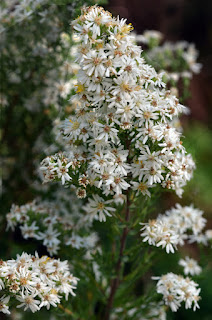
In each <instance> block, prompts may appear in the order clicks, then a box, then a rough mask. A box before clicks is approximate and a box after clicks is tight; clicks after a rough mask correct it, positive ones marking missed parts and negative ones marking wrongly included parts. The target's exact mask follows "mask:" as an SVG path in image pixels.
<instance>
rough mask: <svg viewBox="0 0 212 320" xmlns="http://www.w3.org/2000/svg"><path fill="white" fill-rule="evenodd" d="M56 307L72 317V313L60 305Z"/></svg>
mask: <svg viewBox="0 0 212 320" xmlns="http://www.w3.org/2000/svg"><path fill="white" fill-rule="evenodd" d="M58 307H59V308H60V309H61V310H63V311H64V312H65V313H67V314H69V315H70V316H73V313H72V311H71V310H69V309H67V308H65V307H64V306H63V305H62V304H59V305H58Z"/></svg>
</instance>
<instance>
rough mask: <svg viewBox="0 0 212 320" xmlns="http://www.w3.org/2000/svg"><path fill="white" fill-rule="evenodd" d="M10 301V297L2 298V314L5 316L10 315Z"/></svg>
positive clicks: (0, 302)
mask: <svg viewBox="0 0 212 320" xmlns="http://www.w3.org/2000/svg"><path fill="white" fill-rule="evenodd" d="M9 300H10V296H5V295H3V296H2V297H1V298H0V312H3V313H4V314H10V311H9V306H8V305H7V304H8V302H9Z"/></svg>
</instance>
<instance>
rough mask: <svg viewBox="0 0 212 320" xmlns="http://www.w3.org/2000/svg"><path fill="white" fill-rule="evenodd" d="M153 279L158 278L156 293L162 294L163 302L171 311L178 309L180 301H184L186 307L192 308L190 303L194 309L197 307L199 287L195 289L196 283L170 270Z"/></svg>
mask: <svg viewBox="0 0 212 320" xmlns="http://www.w3.org/2000/svg"><path fill="white" fill-rule="evenodd" d="M153 279H155V280H158V282H157V293H160V294H162V295H163V300H164V301H165V304H166V305H168V306H169V307H170V308H171V310H172V311H173V312H176V311H177V310H178V308H179V307H180V306H181V303H182V302H185V307H186V309H190V308H192V305H193V310H194V311H195V310H196V308H199V305H198V300H199V299H200V296H199V293H200V289H197V286H198V284H197V283H195V282H194V281H192V280H190V279H189V278H183V277H182V276H179V275H176V274H174V273H171V272H170V273H167V274H166V275H163V276H161V277H153Z"/></svg>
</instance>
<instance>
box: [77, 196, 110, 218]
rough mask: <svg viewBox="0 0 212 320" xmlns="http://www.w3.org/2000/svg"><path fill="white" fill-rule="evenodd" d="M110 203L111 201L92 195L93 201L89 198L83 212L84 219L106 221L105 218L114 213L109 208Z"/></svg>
mask: <svg viewBox="0 0 212 320" xmlns="http://www.w3.org/2000/svg"><path fill="white" fill-rule="evenodd" d="M110 203H112V201H111V200H106V201H105V200H104V199H103V198H101V197H100V196H98V195H97V194H96V195H93V199H91V198H89V199H88V203H87V204H86V206H84V207H83V210H84V211H85V212H86V219H87V220H90V221H93V220H94V219H96V220H99V221H106V216H108V217H111V216H112V213H113V212H114V211H116V209H115V208H113V207H111V206H109V204H110Z"/></svg>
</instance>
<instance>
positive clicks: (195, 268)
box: [179, 257, 202, 276]
mask: <svg viewBox="0 0 212 320" xmlns="http://www.w3.org/2000/svg"><path fill="white" fill-rule="evenodd" d="M179 265H180V266H182V267H183V268H184V270H183V272H184V273H185V275H188V274H191V275H192V276H194V275H199V274H200V273H201V271H202V268H201V267H200V266H199V265H198V263H197V261H196V260H194V259H191V258H189V257H185V259H180V261H179Z"/></svg>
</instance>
